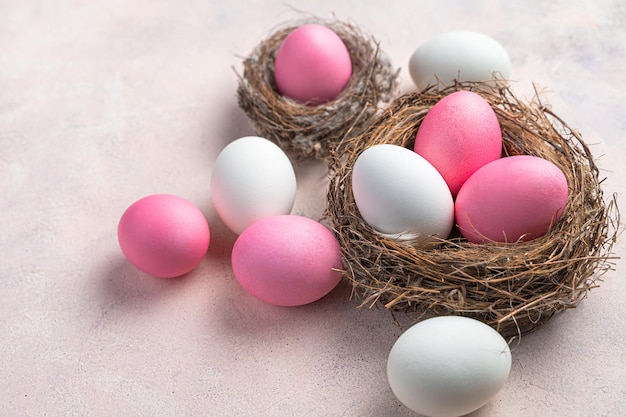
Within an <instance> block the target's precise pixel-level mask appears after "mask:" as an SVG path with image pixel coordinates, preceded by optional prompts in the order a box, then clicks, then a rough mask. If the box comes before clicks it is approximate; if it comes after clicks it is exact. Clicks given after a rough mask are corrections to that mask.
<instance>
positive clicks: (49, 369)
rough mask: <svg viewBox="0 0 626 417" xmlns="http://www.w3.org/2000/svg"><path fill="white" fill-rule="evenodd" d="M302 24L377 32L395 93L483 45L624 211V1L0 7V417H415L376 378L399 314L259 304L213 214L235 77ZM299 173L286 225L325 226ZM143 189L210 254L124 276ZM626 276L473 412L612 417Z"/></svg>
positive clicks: (316, 175) (618, 276) (349, 305)
mask: <svg viewBox="0 0 626 417" xmlns="http://www.w3.org/2000/svg"><path fill="white" fill-rule="evenodd" d="M296 10H300V11H303V12H309V13H312V14H315V15H318V16H321V17H324V18H330V17H332V16H333V13H334V15H335V16H336V17H337V18H339V19H342V20H351V21H353V22H355V23H356V24H358V25H359V26H360V27H361V28H362V29H363V30H364V31H366V32H368V33H370V34H372V35H374V37H376V38H377V39H378V40H379V41H380V44H381V47H382V48H383V49H384V50H385V51H386V52H387V53H388V54H389V55H390V57H391V58H392V60H393V63H394V65H396V66H397V67H399V68H401V69H402V72H401V77H402V89H403V91H407V90H408V89H410V88H411V86H412V85H411V81H410V77H409V75H408V70H407V62H408V59H409V56H410V54H411V53H412V52H413V50H414V49H415V48H416V47H417V46H418V45H419V44H420V43H421V42H423V41H425V40H426V39H427V38H429V37H430V36H432V35H433V34H435V33H438V32H440V31H444V30H452V29H471V30H479V31H482V32H484V33H486V34H488V35H490V36H492V37H494V38H496V39H497V40H499V41H500V42H501V43H502V44H503V45H504V46H505V48H506V49H507V50H508V51H509V53H510V55H511V58H512V62H513V68H514V71H513V74H512V78H513V79H514V80H516V81H515V83H514V88H515V90H516V91H517V92H518V93H519V95H521V96H525V97H528V98H530V97H532V94H533V83H535V85H536V87H537V88H538V89H539V90H542V91H543V90H545V93H544V95H543V98H544V101H545V102H547V103H550V104H551V105H552V108H553V109H554V110H555V112H556V113H557V114H559V115H560V116H562V117H563V118H564V119H565V120H566V121H567V122H568V123H570V124H571V125H572V126H573V127H575V128H577V129H578V130H580V131H581V132H582V134H583V136H584V138H585V139H586V141H587V142H588V143H590V144H591V145H592V148H591V149H592V151H593V153H594V155H596V156H597V158H598V162H599V164H600V167H601V170H602V174H603V175H605V176H606V177H607V180H606V182H605V191H606V193H607V194H611V193H614V192H616V193H618V194H619V196H618V201H619V203H620V205H621V206H625V207H626V204H625V203H626V201H625V200H624V198H623V194H624V191H625V187H626V183H625V178H626V177H625V174H626V171H625V170H626V168H624V167H625V165H624V164H625V163H626V142H625V141H624V139H625V138H624V132H626V26H624V21H626V3H624V2H621V1H617V0H615V1H610V0H599V1H595V2H588V1H582V0H581V1H564V0H559V1H550V2H499V1H495V0H484V1H460V0H458V1H453V0H446V1H434V0H433V1H393V2H381V1H343V2H338V1H324V0H317V1H294V2H290V3H286V2H283V1H273V0H272V1H269V0H266V1H241V2H224V1H206V0H205V1H200V0H197V1H193V0H178V1H171V0H170V1H168V0H152V1H148V0H144V1H141V0H131V1H127V0H123V1H122V0H113V1H84V0H82V1H81V0H75V1H70V0H59V1H55V2H50V1H36V0H24V1H19V2H18V1H6V0H5V1H0V91H1V93H0V195H1V196H2V197H1V198H0V222H1V228H0V230H1V232H0V254H1V255H0V271H1V273H0V361H1V366H0V415H2V416H45V415H47V416H103V415H106V416H201V415H202V416H266V417H274V416H276V417H278V416H310V417H313V416H344V417H357V416H358V417H382V416H385V417H409V416H412V415H414V414H412V413H411V412H410V411H409V410H408V409H406V408H404V407H403V406H402V405H401V404H400V403H399V402H398V401H397V400H396V399H395V398H394V396H393V394H392V393H391V391H390V389H389V387H388V384H387V381H386V376H385V366H386V359H387V354H388V352H389V349H390V348H391V346H392V344H393V343H394V342H395V340H396V339H397V337H398V336H399V335H400V333H401V331H402V329H401V328H400V327H398V325H396V324H395V323H394V321H393V319H392V317H391V316H390V315H389V314H388V313H386V312H385V311H382V310H379V309H371V310H368V309H360V310H357V309H356V308H355V306H356V304H355V303H354V302H352V301H349V295H350V289H349V288H348V287H347V286H346V285H342V286H340V287H338V288H337V289H336V290H335V291H333V292H332V293H331V294H330V295H329V296H328V297H326V298H325V299H323V300H321V301H320V302H317V303H315V304H312V305H309V306H305V307H301V308H293V309H287V308H278V307H273V306H269V305H265V304H263V303H261V302H259V301H256V300H254V299H253V298H251V297H250V296H248V295H247V294H246V293H244V292H243V290H242V289H241V288H240V287H239V285H238V284H237V282H236V281H235V279H234V277H233V275H232V272H231V268H230V260H229V256H230V250H231V248H232V245H233V242H234V240H235V236H234V235H233V234H232V233H231V232H229V231H228V230H227V229H226V227H225V226H224V225H223V224H222V223H221V222H220V221H219V219H218V218H217V216H216V214H215V211H214V209H213V207H212V203H211V200H210V190H209V178H210V174H211V164H212V162H213V160H214V159H215V158H216V156H217V154H218V153H219V151H220V150H221V149H222V148H223V147H224V146H225V145H226V144H227V143H228V142H230V141H231V140H233V139H236V138H238V137H240V136H244V135H247V134H251V133H252V130H251V128H250V125H249V124H248V121H247V119H246V118H245V115H244V114H243V113H242V112H241V111H240V110H239V108H238V107H237V102H236V96H235V89H236V85H237V77H236V73H235V71H238V70H240V69H241V65H240V64H241V59H242V57H243V56H245V55H247V54H248V53H249V52H250V51H251V50H252V48H253V47H254V46H255V45H256V44H257V43H258V42H259V41H260V40H261V39H263V38H264V37H265V36H266V35H268V34H269V33H270V32H271V31H272V29H273V28H275V27H276V26H277V25H279V24H281V23H283V22H286V21H288V20H292V19H294V18H298V17H299V14H298V12H297V11H296ZM296 170H297V174H298V181H299V183H298V187H299V188H298V195H297V200H296V207H295V210H294V211H295V212H296V213H298V214H303V215H307V216H310V217H314V218H315V217H318V216H319V215H320V214H321V213H322V211H323V209H324V204H325V200H324V198H325V186H326V181H327V179H326V170H325V167H324V166H323V165H321V164H319V163H314V162H304V163H300V164H298V165H297V166H296ZM157 192H169V193H174V194H178V195H181V196H183V197H185V198H187V199H189V200H191V201H192V202H194V203H195V204H197V205H198V206H199V207H200V208H201V210H202V211H203V212H204V213H205V215H206V216H207V219H208V220H209V223H210V225H211V231H212V242H211V247H210V249H209V252H208V254H207V256H206V258H205V259H204V260H203V262H202V263H201V264H200V266H199V267H198V268H197V269H196V270H195V271H194V272H192V273H191V274H189V275H187V276H185V277H183V278H180V279H175V280H163V279H155V278H152V277H149V276H146V275H144V274H142V273H139V272H138V271H137V270H135V269H134V268H133V267H132V266H130V265H129V264H128V263H127V262H126V261H125V259H124V258H123V256H122V254H121V252H120V250H119V248H118V245H117V240H116V227H117V222H118V220H119V217H120V216H121V214H122V212H123V211H124V209H125V208H126V207H127V206H128V205H129V204H131V203H132V202H133V201H135V200H136V199H138V198H140V197H142V196H144V195H147V194H151V193H157ZM615 250H616V253H617V255H619V256H621V257H622V258H624V257H625V255H626V246H625V244H624V242H623V241H619V242H618V244H617V246H616V248H615ZM624 262H625V261H624V260H618V261H616V266H615V269H616V270H615V271H612V272H610V273H608V274H606V275H605V276H604V281H603V282H602V283H601V286H600V287H599V288H598V289H595V290H593V291H592V292H591V293H590V294H589V297H588V298H587V299H586V300H585V301H583V302H582V304H581V305H580V306H579V308H577V309H575V310H571V311H567V312H566V313H564V314H561V315H558V316H557V317H555V318H554V319H552V320H551V321H550V322H548V323H547V324H546V325H545V326H543V327H542V328H540V329H539V330H538V331H537V332H535V333H533V334H531V335H528V336H527V337H524V338H523V339H522V340H521V342H519V343H518V342H517V341H515V342H513V343H512V352H513V368H512V372H511V376H510V378H509V381H508V382H507V385H505V387H504V389H503V390H502V391H501V392H500V393H499V395H498V396H497V397H496V398H495V399H494V400H493V401H492V402H491V403H489V404H488V405H487V406H485V407H484V408H482V409H481V410H479V411H477V412H475V413H474V414H473V416H475V417H487V416H521V415H524V416H606V417H621V416H624V415H626V377H625V375H626V346H625V342H626V320H625V318H626V307H625V306H626V303H625V302H624V300H625V299H626V293H625V288H626V286H625V284H624V280H623V268H624Z"/></svg>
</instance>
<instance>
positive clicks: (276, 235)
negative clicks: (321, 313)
mask: <svg viewBox="0 0 626 417" xmlns="http://www.w3.org/2000/svg"><path fill="white" fill-rule="evenodd" d="M231 263H232V267H233V272H234V274H235V277H236V279H237V281H239V283H240V284H241V286H242V287H243V288H244V289H245V290H246V291H247V292H248V293H250V294H252V295H253V296H254V297H256V298H258V299H260V300H262V301H264V302H266V303H269V304H274V305H279V306H299V305H304V304H309V303H312V302H314V301H317V300H319V299H320V298H322V297H324V296H325V295H326V294H328V293H329V292H330V291H331V290H332V289H333V288H335V287H336V286H337V284H338V283H339V282H340V281H341V273H339V272H337V269H341V268H342V263H341V247H340V246H339V242H338V241H337V238H336V237H335V235H334V234H333V233H332V232H331V231H330V230H329V229H328V228H326V227H325V226H324V225H322V224H321V223H319V222H317V221H315V220H312V219H310V218H307V217H302V216H295V215H283V216H273V217H268V218H265V219H262V220H259V221H258V222H256V223H254V224H253V225H251V226H250V227H248V228H247V229H246V230H244V232H243V233H242V234H241V235H240V236H239V237H238V238H237V240H236V241H235V245H234V246H233V251H232V257H231Z"/></svg>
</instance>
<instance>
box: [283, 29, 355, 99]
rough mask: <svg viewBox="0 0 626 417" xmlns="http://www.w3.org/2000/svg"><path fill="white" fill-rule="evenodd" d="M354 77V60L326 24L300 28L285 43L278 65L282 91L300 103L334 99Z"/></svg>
mask: <svg viewBox="0 0 626 417" xmlns="http://www.w3.org/2000/svg"><path fill="white" fill-rule="evenodd" d="M351 75H352V60H351V59H350V53H349V52H348V48H347V47H346V45H345V44H344V43H343V41H342V40H341V38H340V37H339V36H338V35H337V34H336V33H335V32H333V31H332V30H331V29H329V28H327V27H326V26H323V25H318V24H307V25H303V26H300V27H298V28H297V29H295V30H294V31H293V32H291V33H290V34H289V35H288V36H287V38H285V40H284V41H283V43H282V44H281V46H280V48H279V49H278V52H277V53H276V60H275V63H274V80H275V81H276V87H277V88H278V92H279V93H280V94H282V95H284V96H287V97H290V98H292V99H293V100H296V101H298V102H300V103H306V104H309V105H317V104H322V103H325V102H328V101H331V100H334V99H335V98H337V96H339V94H340V93H341V92H342V91H343V90H344V88H345V87H346V85H347V84H348V81H350V77H351Z"/></svg>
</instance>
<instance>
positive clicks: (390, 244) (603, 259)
mask: <svg viewBox="0 0 626 417" xmlns="http://www.w3.org/2000/svg"><path fill="white" fill-rule="evenodd" d="M492 86H493V85H491V86H489V85H486V84H481V83H457V84H456V85H454V86H449V87H446V88H444V89H443V90H440V91H435V89H434V88H431V89H427V90H425V91H423V92H414V93H409V94H405V95H403V96H401V97H399V98H397V99H396V100H394V101H393V102H392V103H391V104H390V105H389V107H388V108H387V109H386V110H385V111H384V112H382V113H381V114H380V115H379V116H378V117H377V118H376V120H375V121H373V122H372V123H371V124H370V126H369V127H368V129H367V130H366V131H365V132H363V133H362V134H361V135H359V136H356V137H353V138H350V139H348V140H346V141H343V142H342V143H341V144H340V145H339V146H338V147H337V149H336V151H335V157H334V162H333V164H332V165H331V170H332V175H331V179H330V184H329V189H328V206H327V210H326V217H327V221H328V223H329V224H330V226H331V227H332V228H333V229H334V230H335V233H336V235H337V237H338V239H339V241H340V243H341V247H342V255H343V264H344V270H343V271H342V272H343V274H344V276H345V277H347V278H348V279H349V280H350V281H351V282H352V284H353V297H356V298H357V299H360V300H361V306H366V305H367V306H370V307H371V306H374V305H383V306H384V307H385V308H387V309H389V310H391V311H392V312H393V311H404V312H407V313H409V317H410V318H411V319H412V320H417V319H420V318H422V317H425V316H431V315H462V316H466V317H471V318H475V319H478V320H480V321H482V322H484V323H486V324H488V325H490V326H491V327H493V328H495V329H496V330H497V331H498V332H500V333H501V334H502V335H504V336H507V337H511V336H516V335H520V336H521V335H522V334H525V333H528V332H530V331H532V330H534V329H535V328H536V327H537V326H539V325H540V324H542V323H544V322H546V321H547V320H548V319H550V318H551V317H552V316H553V315H554V313H556V312H558V311H561V310H564V309H566V308H571V307H575V306H576V305H577V304H578V303H579V302H580V301H581V300H582V299H583V298H585V296H586V294H587V292H588V291H589V290H590V289H591V288H594V287H595V286H597V283H598V282H599V277H600V276H601V275H602V274H603V273H604V272H606V271H608V270H610V269H612V265H613V262H612V259H614V258H613V256H612V253H611V250H612V246H613V244H614V242H615V240H616V237H617V234H618V229H619V212H618V209H617V206H616V203H615V197H614V196H613V197H611V198H608V199H605V197H604V196H603V192H602V189H601V183H602V180H601V179H600V177H599V170H598V167H597V166H596V163H595V162H594V159H593V157H592V154H591V152H590V150H589V148H588V146H587V145H586V144H585V143H584V142H583V139H582V138H581V136H580V134H579V133H578V132H577V131H575V130H573V129H571V128H570V127H569V126H568V125H567V124H566V123H565V122H564V121H563V120H562V119H560V118H559V117H557V116H556V115H555V114H554V113H553V112H552V111H551V110H550V109H549V108H548V107H547V106H545V105H543V104H542V103H541V101H540V100H539V98H538V97H536V98H535V99H533V100H532V101H531V102H530V103H529V104H524V103H522V102H521V101H520V100H518V99H517V98H516V97H515V96H514V95H513V93H512V92H511V90H510V89H509V88H508V87H506V85H504V83H497V84H496V88H492ZM460 89H465V90H471V91H474V92H476V93H478V94H480V95H481V96H482V97H483V98H485V99H486V100H487V101H488V102H489V103H490V104H491V106H492V107H493V109H494V111H495V113H496V114H497V116H498V119H499V122H500V125H501V128H502V135H503V156H508V155H516V154H529V155H535V156H539V157H542V158H545V159H547V160H549V161H552V162H553V163H555V164H556V165H557V166H559V167H560V168H561V169H562V170H563V172H564V173H565V175H566V177H567V180H568V183H569V191H570V192H569V200H568V204H567V207H566V210H565V213H564V215H563V216H562V218H561V219H560V221H559V222H558V223H557V224H555V225H554V226H553V228H552V229H551V230H550V232H548V233H547V234H546V235H544V236H542V237H539V238H536V239H534V240H531V241H528V242H519V243H511V244H497V243H493V244H491V243H490V244H480V245H477V244H472V243H469V242H467V241H466V240H464V239H463V238H462V237H460V234H458V232H457V233H456V235H455V234H454V233H453V236H452V237H449V238H447V239H442V241H441V245H439V246H438V247H436V248H434V249H419V248H416V247H413V246H410V245H408V244H406V243H402V242H398V241H394V240H390V239H388V238H385V237H382V236H381V235H379V234H377V232H375V231H374V230H373V229H372V228H371V227H370V226H369V225H368V224H367V223H365V222H364V221H363V219H362V218H361V217H360V215H359V213H358V210H357V208H356V205H355V202H354V198H353V195H352V186H351V170H352V166H353V165H354V162H355V160H356V158H357V157H358V156H359V154H360V153H361V152H362V151H363V150H365V149H366V148H368V147H370V146H372V145H376V144H381V143H392V144H396V145H401V146H404V147H409V148H411V149H412V147H413V142H414V139H415V134H416V132H417V129H418V127H419V125H420V123H421V121H422V120H423V118H424V116H425V115H426V113H427V112H428V110H429V109H430V108H431V107H432V106H433V105H434V104H435V103H437V102H438V101H439V100H440V99H441V98H443V97H444V96H445V95H447V94H449V93H452V92H454V91H458V90H460Z"/></svg>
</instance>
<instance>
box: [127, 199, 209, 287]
mask: <svg viewBox="0 0 626 417" xmlns="http://www.w3.org/2000/svg"><path fill="white" fill-rule="evenodd" d="M117 238H118V242H119V245H120V248H121V249H122V252H123V253H124V256H126V258H127V259H128V260H129V261H130V263H131V264H133V265H134V266H135V267H137V269H139V270H141V271H143V272H145V273H147V274H150V275H154V276H156V277H162V278H172V277H177V276H180V275H183V274H186V273H187V272H190V271H191V270H192V269H194V268H195V267H196V266H197V265H198V263H200V261H201V260H202V258H203V257H204V255H205V254H206V252H207V250H208V248H209V241H210V231H209V225H208V223H207V221H206V218H205V217H204V215H203V214H202V212H201V211H200V209H198V208H197V207H196V206H195V205H194V204H192V203H191V202H189V201H188V200H186V199H184V198H182V197H178V196H175V195H171V194H153V195H149V196H147V197H144V198H142V199H140V200H137V201H136V202H134V203H133V204H132V205H131V206H130V207H128V208H127V209H126V211H125V212H124V214H123V215H122V217H121V219H120V222H119V224H118V228H117Z"/></svg>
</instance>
